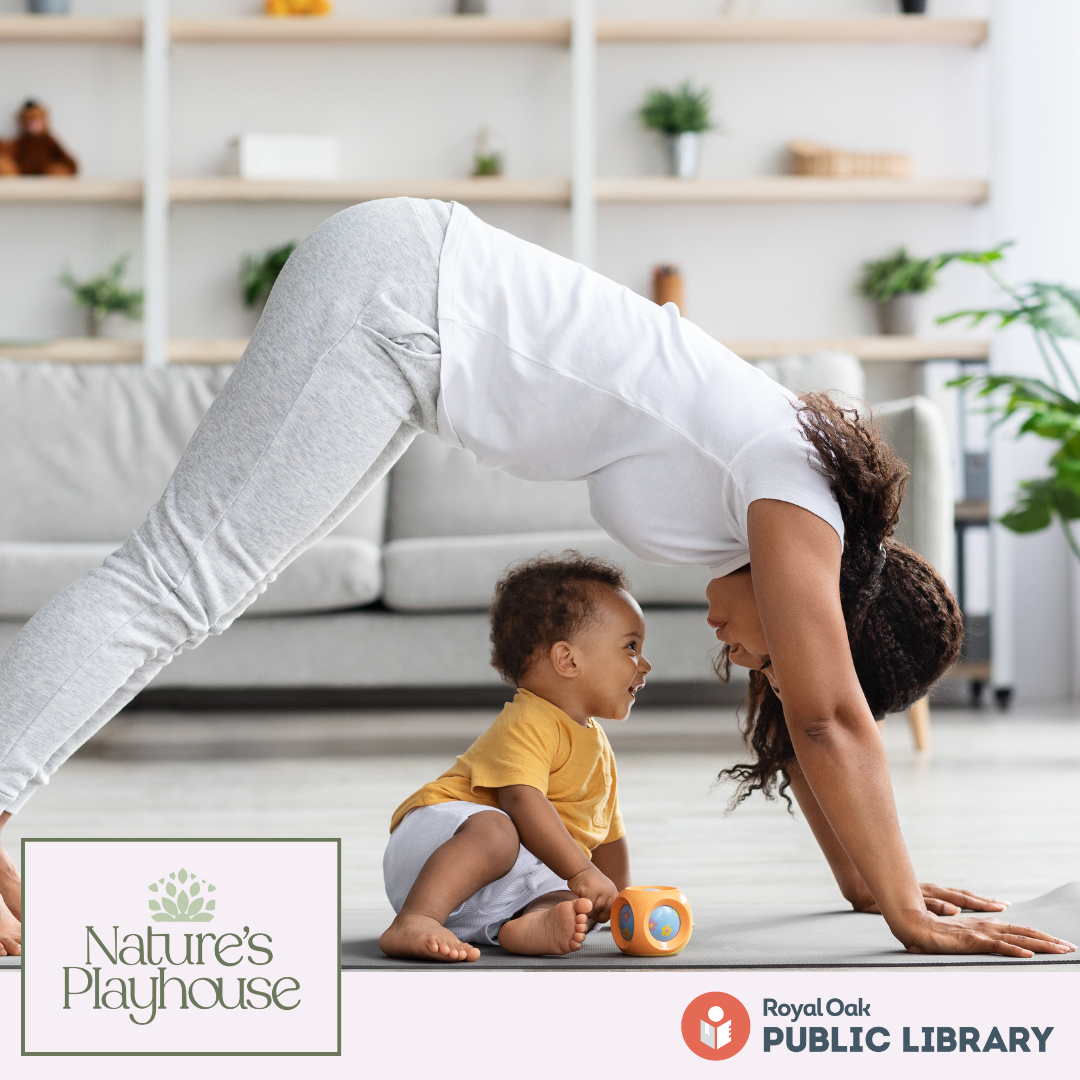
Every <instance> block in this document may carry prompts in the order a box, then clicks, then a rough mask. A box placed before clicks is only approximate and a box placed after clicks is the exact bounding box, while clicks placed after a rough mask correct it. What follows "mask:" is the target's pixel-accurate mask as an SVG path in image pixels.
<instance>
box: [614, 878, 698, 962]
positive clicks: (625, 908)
mask: <svg viewBox="0 0 1080 1080" xmlns="http://www.w3.org/2000/svg"><path fill="white" fill-rule="evenodd" d="M693 928H694V920H693V915H692V914H691V912H690V903H689V901H688V900H687V899H686V897H685V896H683V894H682V893H681V892H680V891H679V890H678V889H676V888H674V887H673V886H671V885H631V886H628V887H627V888H625V889H623V890H622V892H620V893H619V895H618V896H617V897H616V898H615V902H614V903H613V904H612V906H611V936H612V938H613V939H614V941H615V944H616V945H618V947H619V948H620V949H621V950H622V951H623V952H624V953H627V954H628V955H630V956H672V955H674V954H675V953H677V952H681V951H682V949H683V948H685V946H686V943H687V942H688V941H689V940H690V934H691V932H692V931H693Z"/></svg>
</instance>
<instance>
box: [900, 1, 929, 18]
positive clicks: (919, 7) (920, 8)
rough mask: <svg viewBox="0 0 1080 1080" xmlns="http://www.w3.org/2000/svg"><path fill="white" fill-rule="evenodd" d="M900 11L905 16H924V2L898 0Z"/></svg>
mask: <svg viewBox="0 0 1080 1080" xmlns="http://www.w3.org/2000/svg"><path fill="white" fill-rule="evenodd" d="M900 10H901V11H902V12H903V13H904V14H905V15H925V14H926V0H900Z"/></svg>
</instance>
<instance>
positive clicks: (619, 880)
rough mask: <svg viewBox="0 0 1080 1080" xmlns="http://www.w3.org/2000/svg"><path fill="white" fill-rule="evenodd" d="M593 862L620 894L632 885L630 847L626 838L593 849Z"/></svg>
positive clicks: (622, 837)
mask: <svg viewBox="0 0 1080 1080" xmlns="http://www.w3.org/2000/svg"><path fill="white" fill-rule="evenodd" d="M592 861H593V866H595V867H596V869H597V870H599V871H600V872H601V873H602V874H604V876H605V877H608V878H610V879H611V881H612V882H613V883H614V885H615V888H616V889H618V890H619V891H620V892H621V891H622V890H623V889H625V888H626V887H627V886H628V885H629V884H630V883H631V882H630V845H629V844H627V842H626V837H625V836H621V837H619V839H618V840H612V841H611V843H609V844H601V845H600V846H599V847H595V848H593V853H592Z"/></svg>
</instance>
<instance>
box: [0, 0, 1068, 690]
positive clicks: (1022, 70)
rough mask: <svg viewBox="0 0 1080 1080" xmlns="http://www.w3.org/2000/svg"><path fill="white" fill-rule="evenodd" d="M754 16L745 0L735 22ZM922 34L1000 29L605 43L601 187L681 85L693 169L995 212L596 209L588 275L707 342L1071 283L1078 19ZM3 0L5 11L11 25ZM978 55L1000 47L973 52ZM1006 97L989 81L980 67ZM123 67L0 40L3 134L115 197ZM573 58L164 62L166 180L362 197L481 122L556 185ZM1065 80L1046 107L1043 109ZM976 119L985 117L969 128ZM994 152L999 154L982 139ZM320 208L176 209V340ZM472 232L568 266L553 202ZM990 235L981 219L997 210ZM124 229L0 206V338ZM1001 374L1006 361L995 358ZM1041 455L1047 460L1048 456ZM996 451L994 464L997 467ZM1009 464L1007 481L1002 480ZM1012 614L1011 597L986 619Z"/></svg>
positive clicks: (1042, 664)
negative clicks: (898, 255)
mask: <svg viewBox="0 0 1080 1080" xmlns="http://www.w3.org/2000/svg"><path fill="white" fill-rule="evenodd" d="M336 6H337V10H338V11H339V12H341V13H345V14H365V15H391V14H393V15H409V14H417V15H419V14H440V13H446V12H448V11H449V10H450V9H451V7H452V2H451V0H337V5H336ZM747 6H748V4H747V3H744V4H743V7H744V8H745V7H747ZM259 7H260V4H259V3H258V2H257V0H173V3H172V11H173V14H175V15H178V16H179V15H217V14H222V15H223V14H250V13H254V12H255V11H257V10H258V8H259ZM931 7H932V11H933V13H934V14H938V15H973V16H980V15H985V14H988V13H990V8H991V7H993V8H994V14H995V17H1000V18H1001V19H1003V20H1007V26H1008V32H1007V34H1005V33H1004V32H1003V27H1002V25H999V27H998V32H997V33H996V34H995V39H996V44H995V45H994V47H993V50H991V49H989V48H982V49H967V48H928V47H911V46H897V45H880V46H873V45H850V46H848V45H845V46H811V45H805V46H796V45H783V46H744V45H739V46H735V45H728V46H715V45H710V46H697V45H664V46H659V45H653V46H632V47H631V46H604V47H602V50H601V54H600V61H599V76H600V85H601V94H600V101H599V131H600V137H599V147H598V150H599V166H600V171H601V173H603V174H607V175H615V174H647V173H653V172H657V171H660V170H661V168H662V160H661V156H660V147H659V144H658V142H657V141H656V139H655V138H654V137H653V136H652V135H650V134H649V133H647V132H644V131H642V130H641V129H640V127H639V126H638V123H637V120H636V117H635V110H636V108H637V106H638V104H639V102H640V100H641V97H642V94H643V93H644V91H645V89H646V88H647V87H649V86H651V85H656V84H662V85H668V84H673V83H676V82H678V81H681V80H682V79H684V78H687V77H690V78H693V79H694V80H695V81H697V82H699V83H704V84H706V85H708V86H710V87H711V88H712V90H713V95H714V100H715V106H716V113H717V116H718V118H719V119H720V120H721V122H722V124H723V128H724V130H723V132H722V133H717V134H713V135H710V136H708V138H707V140H706V146H705V153H704V159H703V167H702V171H703V173H704V174H705V175H742V174H747V173H758V172H772V171H777V170H778V169H779V168H780V167H781V161H782V157H781V150H782V147H783V144H784V143H785V142H786V141H787V140H788V139H789V138H792V137H804V138H812V139H820V140H825V141H831V142H835V143H836V144H838V145H843V146H848V147H851V148H855V149H899V150H908V151H910V152H912V153H913V154H914V156H915V167H916V171H917V173H918V174H919V175H922V176H979V175H986V174H987V173H988V172H990V171H992V172H993V175H994V180H995V183H996V185H997V187H998V189H999V191H1000V195H999V196H998V197H996V198H995V201H994V205H993V207H992V208H991V209H987V208H974V209H973V208H970V207H964V206H905V205H853V206H841V205H837V206H828V205H826V206H798V205H794V206H773V207H770V206H753V205H748V206H724V207H709V206H705V207H701V206H698V207H657V206H623V207H612V206H608V207H603V208H601V211H600V219H599V220H600V249H599V268H600V269H601V270H602V272H604V273H606V274H608V275H610V276H611V277H614V278H616V279H617V280H619V281H622V282H625V283H626V284H628V285H629V286H631V287H632V288H635V289H638V290H640V291H643V292H646V291H647V290H648V287H649V275H650V270H651V267H652V266H653V265H654V264H655V263H658V262H677V263H679V264H680V265H681V266H682V267H683V269H684V272H685V274H686V277H687V307H688V314H689V315H690V317H691V318H693V319H695V320H696V321H698V322H699V323H700V324H701V325H702V326H703V327H704V328H705V329H706V330H708V331H709V332H710V333H713V334H715V335H717V336H718V337H721V338H723V337H725V336H730V337H736V336H748V335H757V334H769V335H787V334H790V335H794V334H827V333H835V334H842V333H857V332H866V331H870V330H871V328H872V323H871V313H870V311H869V310H868V308H867V307H866V305H865V304H864V303H863V302H862V301H861V300H860V298H859V297H858V296H856V295H855V294H854V292H853V291H852V283H853V279H854V278H855V275H856V274H857V272H858V267H859V264H860V262H861V261H863V260H864V259H868V258H872V257H875V256H878V255H880V254H882V253H883V252H884V251H885V250H886V249H888V248H889V247H891V246H892V245H895V244H899V243H906V244H907V245H908V246H909V247H910V248H911V249H912V250H914V251H916V252H920V253H922V252H930V251H934V250H940V249H943V248H953V247H959V246H967V245H981V244H986V243H988V242H991V241H993V240H996V239H998V238H999V237H1003V236H1011V237H1015V238H1017V239H1018V240H1020V241H1021V244H1020V246H1019V248H1018V249H1017V253H1016V256H1015V257H1014V259H1013V260H1011V262H1010V267H1011V268H1013V269H1015V272H1016V273H1017V275H1018V276H1023V275H1026V274H1031V275H1038V276H1042V277H1054V276H1059V277H1062V278H1066V279H1069V280H1072V281H1077V282H1080V265H1074V264H1075V263H1077V262H1078V261H1080V243H1077V241H1078V240H1080V235H1078V233H1080V222H1078V221H1077V219H1076V215H1075V213H1074V209H1073V205H1074V204H1073V200H1072V193H1073V192H1076V191H1080V155H1078V145H1077V142H1076V139H1075V133H1076V132H1077V131H1078V130H1080V124H1078V121H1080V116H1078V115H1077V112H1078V110H1080V83H1078V79H1080V75H1078V74H1077V65H1076V64H1075V60H1074V57H1075V56H1076V55H1077V52H1078V50H1077V46H1078V45H1080V41H1078V40H1077V33H1078V27H1077V25H1076V17H1077V14H1078V12H1077V8H1078V5H1076V4H1075V2H1074V0H1038V2H1036V3H1032V2H1031V0H931ZM21 8H22V4H21V2H20V0H0V11H16V10H21ZM73 8H74V10H75V11H76V12H79V13H83V14H107V13H126V12H137V11H138V10H139V4H138V3H137V2H133V0H74V3H73ZM490 8H491V10H492V12H493V13H495V14H504V15H565V14H567V12H568V10H569V4H568V0H490ZM598 9H599V13H600V14H601V15H607V16H615V15H648V16H661V15H670V16H673V17H674V16H695V15H698V16H704V15H712V14H715V13H716V11H717V10H718V9H719V0H598ZM757 10H758V13H759V14H760V15H761V16H763V17H765V16H770V15H801V16H811V15H834V14H877V13H885V12H889V11H892V10H895V4H894V3H893V0H761V2H760V3H759V4H758V5H757ZM994 50H996V51H994ZM994 64H997V65H998V66H999V69H1000V71H1001V72H1002V77H1003V82H1002V83H1001V84H1000V85H998V86H997V87H995V86H994V80H993V71H994V67H993V65H994ZM139 70H140V69H139V54H138V51H137V50H135V49H128V48H123V47H117V46H108V47H88V46H83V45H55V46H38V47H32V48H31V47H27V46H24V45H20V46H13V45H0V132H4V131H5V130H8V129H9V128H8V124H9V121H8V117H10V116H11V114H12V113H13V112H14V110H15V109H16V107H17V106H18V104H19V103H20V102H21V101H22V99H23V98H25V97H27V96H31V95H33V96H38V97H40V98H41V99H42V100H43V101H45V102H46V103H47V104H48V105H49V106H50V107H51V109H52V111H53V115H54V121H55V123H54V127H55V131H56V133H57V135H58V136H59V137H60V138H61V139H62V140H63V141H64V142H65V143H66V144H67V145H68V146H69V148H70V149H71V150H72V151H73V152H74V153H75V154H76V155H77V156H78V157H79V158H80V160H81V161H82V163H83V166H84V171H85V174H86V175H88V176H133V175H136V174H137V173H138V170H139V161H140V146H139V143H140V138H139V125H140V120H139V110H140V105H139V92H140V76H139ZM568 74H569V59H568V55H567V52H566V50H565V49H560V48H554V47H550V46H544V47H524V46H514V47H478V46H461V47H451V46H411V47H404V46H393V47H381V48H375V47H365V46H357V45H342V46H334V47H288V48H285V47H272V46H255V45H244V46H226V45H199V46H196V45H178V46H176V47H175V48H174V55H173V82H172V88H171V108H172V116H173V124H172V130H171V137H172V161H173V171H174V173H175V174H177V175H207V174H212V173H214V172H217V171H218V170H219V169H220V166H221V159H222V155H223V152H224V148H225V143H226V141H227V139H228V138H229V137H230V136H232V135H235V134H237V133H239V132H241V131H291V132H311V133H331V134H336V135H339V136H340V137H341V139H342V141H343V148H344V170H345V172H346V173H347V174H348V175H356V176H367V177H392V176H431V175H464V174H465V173H466V172H467V171H468V167H469V164H470V157H471V152H472V145H473V139H474V136H475V132H476V128H477V126H478V125H479V124H481V123H490V124H491V125H492V127H493V128H494V129H495V131H496V132H497V133H498V134H499V135H500V136H501V138H502V140H503V142H504V143H505V148H506V157H507V164H508V172H509V173H510V174H511V175H519V176H528V175H539V176H544V175H547V176H566V175H568V174H569V167H570V161H569V136H570V125H569V101H570V97H569V87H568ZM1063 87H1064V89H1063ZM992 109H993V111H991V110H992ZM991 134H992V135H993V137H994V140H995V141H993V142H992V140H991ZM334 209H336V208H335V207H331V206H205V207H193V206H181V207H177V208H175V209H174V210H173V216H172V224H173V227H172V270H171V272H172V301H171V329H172V333H173V335H174V336H180V337H196V336H215V335H235V334H244V333H247V332H248V331H249V330H250V328H251V316H250V314H249V313H248V312H246V311H245V310H244V309H243V307H242V306H241V304H240V302H239V299H238V290H237V284H236V274H237V269H238V267H239V263H240V260H241V258H242V256H243V255H244V254H245V253H248V252H256V251H261V250H263V249H265V248H266V247H268V246H270V245H272V244H278V243H281V242H283V241H285V240H288V239H294V238H300V237H301V236H303V235H304V234H305V233H306V232H308V231H310V229H311V228H313V227H314V226H315V225H316V224H317V223H318V222H319V221H320V220H322V219H323V218H324V217H325V216H327V215H328V214H329V213H331V212H333V210H334ZM478 210H479V211H480V212H481V213H482V215H483V216H484V217H486V218H487V219H488V220H491V221H492V222H494V223H496V224H498V225H501V226H504V227H506V228H508V229H511V230H513V231H515V232H517V233H519V234H520V235H522V236H525V237H526V238H528V239H531V240H534V241H536V242H538V243H541V244H544V245H546V246H548V247H551V248H553V249H554V250H557V251H561V252H564V253H566V252H568V250H569V243H570V233H569V216H568V214H567V212H566V211H565V210H563V209H560V208H554V207H501V208H494V207H478ZM992 215H993V216H992ZM139 247H140V242H139V221H138V215H137V212H136V211H134V210H129V209H123V208H101V207H98V208H94V207H63V206H59V207H40V206H38V207H27V206H21V207H15V206H11V205H4V204H0V337H2V338H12V337H19V338H29V337H44V336H52V335H57V334H66V333H74V332H77V331H78V327H79V323H78V319H77V317H76V315H75V313H74V312H73V311H72V310H71V308H70V305H69V304H68V302H67V299H66V296H65V294H64V293H63V292H62V291H61V290H60V289H59V288H58V287H57V286H56V284H55V279H56V276H57V275H58V273H59V271H60V269H61V266H62V264H63V263H64V262H65V260H70V261H71V263H72V264H73V265H74V267H75V268H76V270H77V271H79V272H80V273H87V272H89V271H92V270H95V269H97V268H99V267H101V266H103V265H104V264H105V263H107V262H108V261H109V260H110V259H112V258H114V257H115V256H116V255H117V254H119V253H120V252H123V251H130V252H132V254H133V256H134V261H133V272H134V276H135V277H136V278H138V274H139V267H138V253H139ZM988 295H989V294H988V292H987V290H986V287H985V285H984V282H983V280H982V278H981V277H979V275H978V274H977V273H976V272H975V271H972V270H970V269H966V268H963V267H956V268H951V269H949V270H948V271H946V273H945V274H944V275H943V280H942V283H941V287H940V288H939V290H938V291H937V292H936V293H934V294H933V296H932V298H931V300H930V303H929V305H928V309H927V313H926V319H925V326H924V330H925V331H926V332H936V331H935V329H934V327H933V326H932V323H931V318H932V316H933V315H934V314H937V313H940V312H943V311H948V310H952V309H955V308H957V307H961V306H967V305H970V304H978V303H981V302H983V301H984V300H986V299H987V297H988ZM995 362H997V363H999V364H1008V365H1013V366H1015V365H1016V364H1027V363H1029V362H1030V356H1029V354H1028V350H1027V346H1026V344H1025V343H1023V342H1019V343H1017V344H1016V345H1015V346H1011V345H1010V346H1005V345H1003V346H1002V349H1001V350H999V351H998V353H997V357H996V361H995ZM918 385H919V377H918V370H917V369H916V368H914V367H908V366H906V365H884V366H875V367H873V368H872V369H871V373H870V380H869V388H868V396H869V397H870V398H871V400H874V399H878V400H880V399H883V398H886V397H891V396H897V395H900V394H905V393H909V392H912V391H913V390H915V389H917V388H918ZM1007 451H1008V453H1007V455H1004V454H1001V453H999V457H998V464H999V467H998V470H997V476H996V484H997V488H996V493H997V497H998V499H999V501H1000V500H1003V499H1004V498H1006V497H1007V494H1008V492H1009V491H1010V490H1011V486H1012V482H1013V480H1014V479H1015V476H1017V475H1027V474H1029V473H1030V472H1031V471H1032V470H1035V469H1037V468H1038V467H1039V465H1040V464H1041V461H1042V460H1043V458H1041V457H1040V454H1041V453H1042V451H1041V449H1040V448H1038V447H1031V448H1021V449H1019V450H1013V448H1011V447H1010V448H1007ZM1043 457H1045V455H1043ZM1009 458H1011V460H1012V464H1008V465H1006V460H1008V459H1009ZM1010 470H1012V471H1010ZM1014 552H1015V554H1014V556H1013V557H1012V561H1011V562H1010V564H1009V568H1008V575H1007V576H1015V581H1016V588H1015V590H1013V592H1012V595H1013V596H1014V598H1015V625H1016V629H1017V634H1016V658H1017V663H1016V681H1017V685H1018V688H1019V690H1020V691H1021V693H1022V694H1024V695H1030V696H1036V695H1037V696H1059V695H1062V694H1064V693H1066V692H1067V691H1068V678H1069V672H1070V670H1071V664H1070V658H1071V653H1070V652H1069V649H1070V647H1071V646H1070V640H1071V639H1070V626H1071V614H1070V606H1069V602H1068V594H1067V590H1065V589H1063V588H1062V587H1061V586H1062V575H1063V574H1065V573H1066V570H1067V561H1066V557H1065V553H1064V548H1063V545H1062V544H1061V543H1060V540H1059V538H1058V537H1056V536H1052V535H1044V536H1039V537H1035V538H1031V539H1022V540H1019V541H1017V542H1016V544H1015V545H1014ZM1005 599H1006V600H1007V597H1006V598H1005Z"/></svg>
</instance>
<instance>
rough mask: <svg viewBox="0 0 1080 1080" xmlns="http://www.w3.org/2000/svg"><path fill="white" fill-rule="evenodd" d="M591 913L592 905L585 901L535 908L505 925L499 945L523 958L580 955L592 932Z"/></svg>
mask: <svg viewBox="0 0 1080 1080" xmlns="http://www.w3.org/2000/svg"><path fill="white" fill-rule="evenodd" d="M560 895H565V894H560ZM590 911H592V901H591V900H585V899H577V900H563V901H561V902H560V903H557V904H553V905H552V906H550V907H543V906H541V907H535V908H533V909H532V910H527V911H526V912H525V914H524V915H521V916H519V917H518V918H516V919H511V920H510V922H508V923H503V927H502V929H501V930H500V931H499V944H500V945H501V946H502V947H503V948H504V949H505V950H506V951H507V952H512V953H517V954H518V955H519V956H551V955H557V956H563V955H565V954H566V953H571V952H577V950H578V949H580V948H581V944H582V942H583V941H584V940H585V935H586V934H587V933H588V931H589V912H590Z"/></svg>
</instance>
